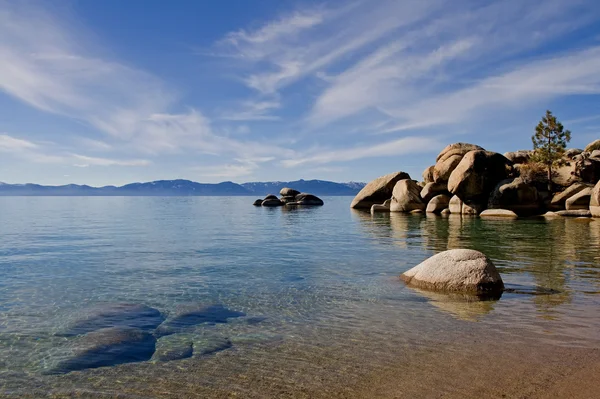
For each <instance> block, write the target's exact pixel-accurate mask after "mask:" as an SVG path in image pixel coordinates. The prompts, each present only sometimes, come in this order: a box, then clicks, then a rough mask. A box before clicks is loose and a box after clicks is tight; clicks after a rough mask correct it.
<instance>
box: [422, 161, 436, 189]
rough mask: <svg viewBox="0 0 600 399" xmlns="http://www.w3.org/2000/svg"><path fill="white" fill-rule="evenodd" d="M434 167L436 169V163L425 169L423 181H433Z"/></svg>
mask: <svg viewBox="0 0 600 399" xmlns="http://www.w3.org/2000/svg"><path fill="white" fill-rule="evenodd" d="M433 169H435V165H432V166H430V167H428V168H427V169H425V170H424V171H423V182H425V184H427V183H433Z"/></svg>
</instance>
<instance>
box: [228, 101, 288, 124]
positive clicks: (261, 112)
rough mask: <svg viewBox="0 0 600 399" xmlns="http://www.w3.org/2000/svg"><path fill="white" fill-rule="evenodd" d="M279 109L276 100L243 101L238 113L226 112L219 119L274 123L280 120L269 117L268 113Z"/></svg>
mask: <svg viewBox="0 0 600 399" xmlns="http://www.w3.org/2000/svg"><path fill="white" fill-rule="evenodd" d="M280 107H281V103H280V102H279V101H276V100H257V101H244V102H243V103H242V107H241V109H240V110H238V111H234V112H227V113H225V114H223V115H222V116H221V119H225V120H230V121H276V120H279V119H281V118H279V117H278V116H275V115H271V114H270V111H272V110H275V109H278V108H280Z"/></svg>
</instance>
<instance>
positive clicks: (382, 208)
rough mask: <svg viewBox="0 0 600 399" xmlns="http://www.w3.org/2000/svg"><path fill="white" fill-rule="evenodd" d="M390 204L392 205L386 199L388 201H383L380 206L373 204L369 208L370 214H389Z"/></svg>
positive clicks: (390, 201) (389, 200)
mask: <svg viewBox="0 0 600 399" xmlns="http://www.w3.org/2000/svg"><path fill="white" fill-rule="evenodd" d="M391 203H392V200H391V199H388V200H385V202H384V203H383V204H381V205H378V204H375V205H373V206H372V207H371V213H377V212H390V205H391Z"/></svg>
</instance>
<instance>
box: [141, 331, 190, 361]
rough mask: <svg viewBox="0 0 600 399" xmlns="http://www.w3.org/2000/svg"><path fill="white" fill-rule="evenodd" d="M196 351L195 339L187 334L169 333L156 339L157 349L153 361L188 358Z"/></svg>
mask: <svg viewBox="0 0 600 399" xmlns="http://www.w3.org/2000/svg"><path fill="white" fill-rule="evenodd" d="M193 353H194V349H193V339H192V338H191V337H190V336H189V335H187V334H173V335H167V336H165V337H162V338H160V339H159V340H158V341H156V351H155V352H154V355H152V359H151V360H152V361H155V362H170V361H172V360H180V359H186V358H188V357H192V354H193Z"/></svg>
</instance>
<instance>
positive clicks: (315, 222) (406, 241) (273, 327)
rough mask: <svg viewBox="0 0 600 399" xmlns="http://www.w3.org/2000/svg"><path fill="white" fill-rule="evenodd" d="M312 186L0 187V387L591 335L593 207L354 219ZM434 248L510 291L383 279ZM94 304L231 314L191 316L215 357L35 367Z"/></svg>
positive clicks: (596, 260) (86, 384)
mask: <svg viewBox="0 0 600 399" xmlns="http://www.w3.org/2000/svg"><path fill="white" fill-rule="evenodd" d="M324 200H325V203H326V204H325V206H323V207H315V208H304V209H293V210H286V209H282V208H260V207H253V206H252V205H251V204H252V201H253V199H251V198H245V197H232V198H225V197H100V198H94V197H65V198H58V197H0V394H5V395H9V396H10V395H16V396H18V395H24V394H26V393H29V392H35V390H40V391H39V392H44V393H48V392H52V390H57V391H56V392H62V393H65V392H66V393H69V392H75V391H77V392H79V393H81V392H88V393H89V392H105V393H106V392H109V390H110V389H115V388H114V387H113V384H115V383H116V381H117V380H118V381H122V380H127V379H128V378H129V380H128V381H129V384H128V388H127V389H128V390H129V392H131V393H138V392H144V389H146V388H147V387H148V386H154V385H152V384H159V383H160V381H159V379H157V377H156V376H157V375H171V374H172V379H171V380H170V381H176V380H177V381H179V380H178V379H182V378H189V377H188V376H189V375H191V374H193V372H191V371H189V372H188V374H186V376H185V377H184V376H182V375H178V374H177V373H178V372H180V371H181V369H182V367H184V366H185V368H187V369H188V370H191V369H192V368H194V367H199V368H202V367H205V368H206V367H208V365H211V366H210V367H211V370H213V371H212V372H210V373H208V372H206V369H203V370H204V372H203V373H197V374H198V375H196V379H195V380H194V382H193V383H190V382H189V381H187V380H186V384H187V385H185V386H187V387H188V388H189V386H190V384H192V386H193V384H199V385H202V386H203V387H206V386H209V385H210V386H211V387H212V388H211V389H224V390H225V391H226V390H227V389H233V390H235V389H234V388H235V386H237V385H235V384H234V385H227V384H231V383H232V382H231V381H232V378H233V377H231V376H233V375H236V376H240V375H242V374H243V373H244V372H245V371H244V370H242V368H243V367H247V368H248V367H252V368H254V369H259V370H260V369H262V370H264V371H265V373H266V372H268V373H273V371H272V370H273V369H274V368H275V369H276V368H277V367H282V368H285V369H286V370H287V372H289V373H291V374H290V375H294V377H293V379H294V381H296V382H299V381H300V382H302V383H303V384H308V385H310V384H319V383H323V382H319V381H321V380H319V379H315V378H313V377H314V375H313V374H315V373H317V374H318V367H317V368H315V367H316V366H315V365H316V364H317V363H319V362H320V361H319V360H318V359H319V356H321V357H322V356H325V352H327V356H328V359H331V358H333V357H335V367H336V368H337V369H338V370H346V369H348V368H351V367H350V366H351V362H353V361H355V360H356V357H360V358H361V359H362V361H364V362H367V359H370V358H373V359H375V358H377V362H385V361H386V355H385V354H386V353H387V352H388V350H389V351H390V353H391V351H393V350H396V349H397V348H403V350H404V351H408V350H410V349H411V348H412V349H415V348H416V349H423V348H425V349H426V348H428V347H435V346H436V345H439V344H440V343H444V342H452V341H454V340H458V339H460V337H464V336H465V335H469V336H471V337H482V336H484V335H485V334H486V332H487V331H490V330H493V331H494V332H497V333H498V334H500V336H505V337H507V339H510V340H512V342H516V341H518V340H526V339H534V340H536V341H537V342H545V343H547V344H548V345H556V346H572V347H579V348H588V347H589V348H596V347H598V346H599V344H600V333H599V331H600V313H599V312H598V311H597V310H598V306H599V305H600V295H599V294H600V220H593V221H589V220H580V219H557V220H544V219H522V220H517V221H512V220H482V219H476V218H460V217H449V218H443V217H435V216H419V215H401V214H392V215H388V214H381V215H374V216H371V215H370V214H368V213H363V212H356V211H352V210H350V209H349V204H350V201H351V198H348V197H331V198H324ZM451 248H473V249H477V250H480V251H482V252H484V253H486V254H487V255H488V256H489V257H490V258H491V259H492V260H493V261H494V263H495V264H496V266H497V267H498V269H499V270H500V272H501V274H502V276H503V278H504V281H505V285H506V286H507V287H508V288H509V289H510V290H511V291H510V292H507V293H505V294H504V295H503V296H502V298H501V299H500V300H499V301H493V302H472V301H466V300H465V299H464V298H457V297H448V296H445V295H436V294H432V293H427V292H417V291H414V290H412V289H409V288H406V287H405V286H404V285H403V283H401V282H400V281H399V280H398V278H397V276H398V275H399V274H400V273H402V272H403V271H405V270H407V269H409V268H410V267H412V266H414V265H416V264H418V263H419V262H421V261H422V260H424V259H426V258H427V257H429V256H431V255H433V254H435V253H437V252H439V251H443V250H446V249H451ZM107 302H108V303H117V302H126V303H140V304H146V305H149V306H152V307H155V308H157V309H159V310H160V311H161V312H162V313H164V314H165V315H169V313H171V312H173V311H174V309H176V308H177V306H178V305H180V304H187V303H207V304H210V303H218V304H223V305H224V306H226V307H228V308H229V309H232V310H235V311H240V312H244V313H245V314H246V315H247V317H243V318H239V319H231V320H230V322H228V323H223V324H217V325H203V326H199V327H198V328H197V329H196V330H195V333H197V334H206V335H207V336H218V337H222V338H226V339H229V340H231V342H232V343H233V346H232V347H231V348H229V349H227V350H224V351H222V352H219V353H217V354H212V355H207V356H200V357H194V358H193V359H186V360H180V361H173V362H167V363H155V362H143V363H130V364H126V365H120V366H115V367H108V368H99V369H90V370H84V371H81V372H74V373H69V374H67V375H45V374H44V370H46V369H47V368H48V367H51V365H52V364H53V363H54V362H56V361H57V359H60V358H61V356H68V354H69V353H68V349H67V348H69V345H70V344H71V343H72V340H73V339H74V338H73V337H63V336H61V335H60V332H61V331H64V329H65V328H66V327H67V326H68V325H69V323H72V322H73V321H74V320H76V319H77V318H78V317H81V315H82V314H83V313H85V311H86V309H89V308H90V307H93V306H94V305H95V304H98V303H107ZM252 318H254V319H252ZM250 320H255V321H259V322H250ZM334 354H335V355H334ZM331 361H333V360H331ZM373 361H375V360H373ZM277 362H280V363H281V364H280V365H279V366H275V364H277ZM115 370H117V371H118V373H117V372H116V371H115ZM214 370H218V372H217V371H214ZM346 372H347V373H350V371H346ZM116 373H117V374H116ZM190 373H191V374H190ZM311 373H312V374H311ZM200 374H201V375H200ZM263 374H264V373H263ZM203 376H204V377H203ZM207 376H210V378H208V377H207ZM203 378H204V379H203ZM235 378H238V377H235ZM273 378H275V376H273ZM289 378H292V377H289ZM323 378H324V377H323ZM335 378H336V377H335V376H330V377H328V378H327V381H328V383H329V382H331V381H333V380H335ZM132 381H138V382H139V385H137V384H135V383H133V382H132ZM151 381H152V382H151ZM323 384H324V383H323ZM183 386H184V385H183V383H181V384H180V385H177V387H175V388H174V387H170V388H168V389H170V390H173V389H175V390H177V389H181V392H187V391H185V389H184V388H183ZM188 388H186V389H188ZM148 389H149V388H148ZM152 389H155V387H154V388H152ZM189 389H191V388H189ZM244 389H247V388H244ZM257 389H258V388H257ZM171 392H174V393H177V392H179V391H171ZM246 393H248V394H249V392H248V391H246Z"/></svg>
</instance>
